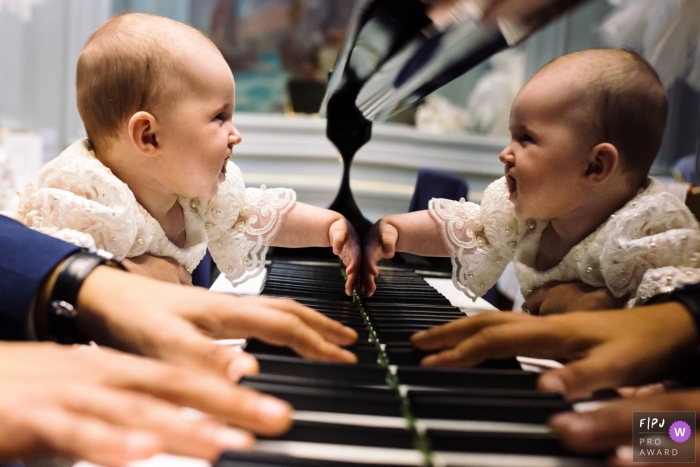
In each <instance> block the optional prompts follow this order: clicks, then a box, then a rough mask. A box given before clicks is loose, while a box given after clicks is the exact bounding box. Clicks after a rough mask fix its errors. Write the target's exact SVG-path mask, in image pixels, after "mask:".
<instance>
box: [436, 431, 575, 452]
mask: <svg viewBox="0 0 700 467" xmlns="http://www.w3.org/2000/svg"><path fill="white" fill-rule="evenodd" d="M426 435H427V436H428V438H430V441H431V447H432V449H433V450H435V451H453V452H470V453H493V452H498V453H503V454H536V455H546V456H566V455H568V452H567V451H566V450H565V449H564V448H563V447H562V445H561V443H560V442H559V440H558V439H557V438H556V437H555V436H554V435H552V434H550V433H498V432H496V433H484V432H465V431H448V430H428V431H427V433H426Z"/></svg>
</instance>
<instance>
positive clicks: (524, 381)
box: [396, 367, 539, 390]
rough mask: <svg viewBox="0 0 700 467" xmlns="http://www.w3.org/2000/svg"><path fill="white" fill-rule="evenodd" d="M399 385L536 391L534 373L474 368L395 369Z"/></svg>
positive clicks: (536, 376)
mask: <svg viewBox="0 0 700 467" xmlns="http://www.w3.org/2000/svg"><path fill="white" fill-rule="evenodd" d="M396 374H397V377H398V379H399V381H400V382H401V384H409V385H416V386H427V387H431V386H432V387H437V388H440V387H456V388H494V389H531V390H535V389H536V388H537V378H538V377H539V375H538V374H537V373H531V372H528V371H522V370H495V369H493V370H492V369H476V368H463V369H451V368H410V367H406V368H401V367H400V368H398V369H397V371H396Z"/></svg>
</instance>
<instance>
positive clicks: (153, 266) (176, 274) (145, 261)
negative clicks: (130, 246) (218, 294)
mask: <svg viewBox="0 0 700 467" xmlns="http://www.w3.org/2000/svg"><path fill="white" fill-rule="evenodd" d="M122 264H124V267H126V269H127V270H128V271H129V272H133V273H135V274H139V275H141V276H148V277H152V278H153V279H158V280H160V281H165V282H174V283H176V284H182V285H192V275H191V274H190V273H189V272H187V270H186V269H185V268H183V267H182V266H180V263H178V262H177V260H175V259H174V258H160V257H157V256H151V255H141V256H135V257H133V258H125V259H123V260H122Z"/></svg>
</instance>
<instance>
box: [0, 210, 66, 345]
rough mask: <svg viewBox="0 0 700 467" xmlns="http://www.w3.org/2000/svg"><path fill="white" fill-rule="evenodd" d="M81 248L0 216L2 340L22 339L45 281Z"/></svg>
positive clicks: (0, 312) (0, 333) (0, 329)
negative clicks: (32, 307) (39, 289)
mask: <svg viewBox="0 0 700 467" xmlns="http://www.w3.org/2000/svg"><path fill="white" fill-rule="evenodd" d="M79 249H80V247H77V246H75V245H71V244H70V243H66V242H64V241H62V240H58V239H55V238H52V237H49V236H47V235H44V234H41V233H39V232H35V231H33V230H32V229H30V228H28V227H25V226H24V225H22V224H21V223H19V222H17V221H15V220H13V219H10V218H9V217H5V216H2V215H0V339H1V340H21V339H24V338H25V328H26V321H27V316H28V314H29V308H30V306H31V303H32V300H33V299H34V295H35V294H36V292H37V289H38V288H39V286H40V285H41V283H42V281H43V280H44V278H45V277H46V276H47V275H48V274H49V273H50V272H51V271H53V269H54V268H55V267H56V266H57V265H58V264H59V263H61V261H63V260H64V259H65V258H66V257H67V256H69V255H70V254H71V253H73V252H74V251H77V250H79Z"/></svg>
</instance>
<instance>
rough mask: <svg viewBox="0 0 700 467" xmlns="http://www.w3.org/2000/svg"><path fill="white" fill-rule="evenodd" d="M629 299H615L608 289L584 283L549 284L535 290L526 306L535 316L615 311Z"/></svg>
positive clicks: (527, 299)
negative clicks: (589, 311)
mask: <svg viewBox="0 0 700 467" xmlns="http://www.w3.org/2000/svg"><path fill="white" fill-rule="evenodd" d="M627 299H628V297H621V298H617V297H615V296H614V295H613V294H612V292H610V290H609V289H608V288H607V287H592V286H590V285H588V284H584V283H583V282H549V283H547V284H545V285H544V286H542V287H540V288H539V289H537V290H533V291H532V292H531V293H530V294H529V295H528V296H527V297H526V298H525V304H526V305H527V308H528V310H529V311H530V313H531V314H533V315H550V314H554V313H566V312H569V311H586V310H614V309H617V308H622V307H623V306H624V305H625V303H626V302H627Z"/></svg>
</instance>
